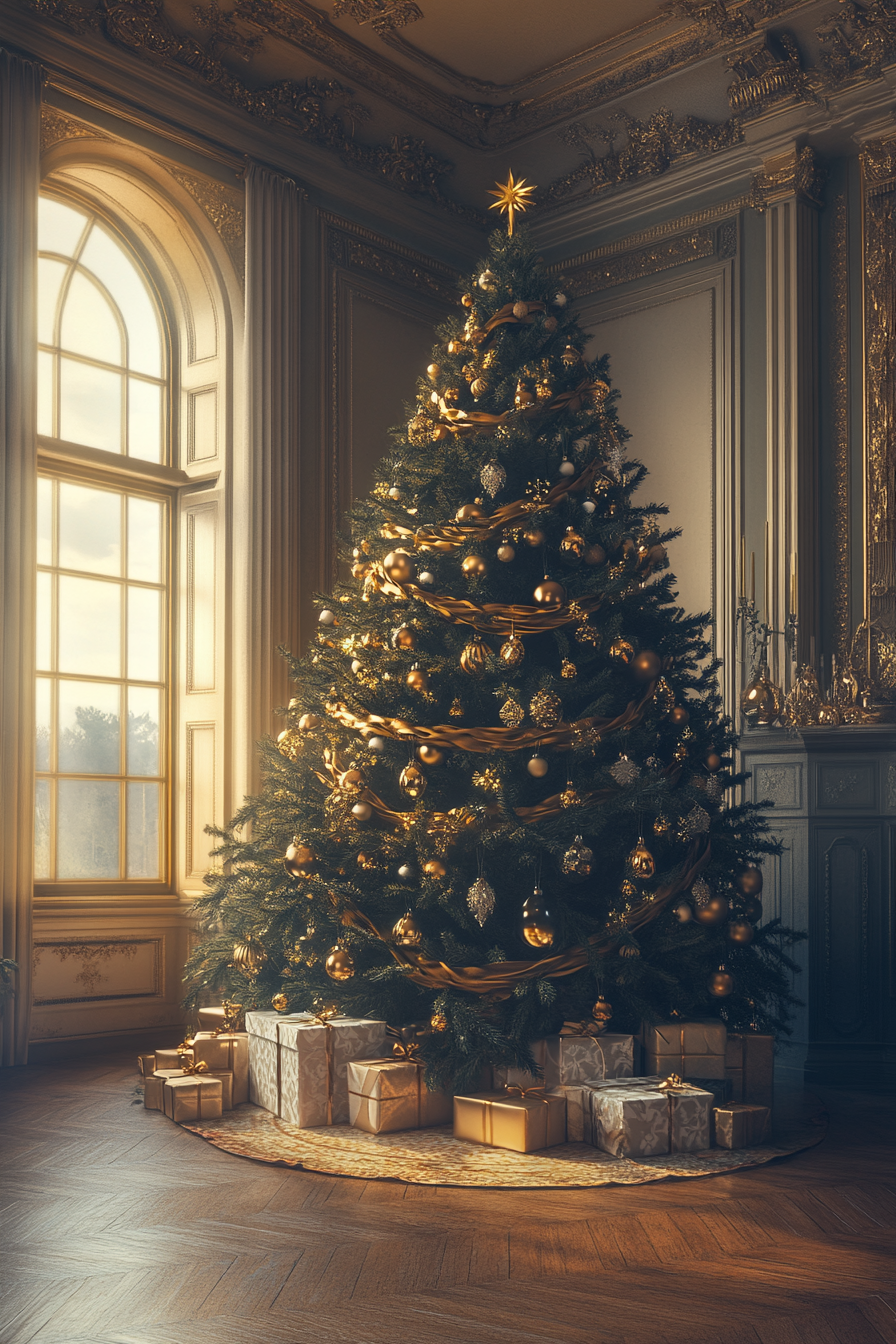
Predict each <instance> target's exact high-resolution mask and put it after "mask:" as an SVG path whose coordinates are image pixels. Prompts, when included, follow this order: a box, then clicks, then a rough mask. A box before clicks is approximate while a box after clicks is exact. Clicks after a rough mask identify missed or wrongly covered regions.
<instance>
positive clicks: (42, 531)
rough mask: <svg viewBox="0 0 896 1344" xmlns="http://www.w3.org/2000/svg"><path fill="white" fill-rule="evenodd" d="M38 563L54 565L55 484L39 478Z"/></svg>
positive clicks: (46, 478)
mask: <svg viewBox="0 0 896 1344" xmlns="http://www.w3.org/2000/svg"><path fill="white" fill-rule="evenodd" d="M37 563H38V564H39V565H52V563H53V482H52V481H51V480H50V479H49V478H48V477H46V476H39V477H38V478H37Z"/></svg>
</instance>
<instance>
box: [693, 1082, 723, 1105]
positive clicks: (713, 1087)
mask: <svg viewBox="0 0 896 1344" xmlns="http://www.w3.org/2000/svg"><path fill="white" fill-rule="evenodd" d="M684 1082H686V1083H690V1085H691V1087H702V1089H703V1091H704V1092H711V1093H712V1104H713V1106H724V1105H725V1103H726V1102H727V1101H731V1100H732V1096H733V1092H732V1083H731V1079H730V1078H685V1079H684Z"/></svg>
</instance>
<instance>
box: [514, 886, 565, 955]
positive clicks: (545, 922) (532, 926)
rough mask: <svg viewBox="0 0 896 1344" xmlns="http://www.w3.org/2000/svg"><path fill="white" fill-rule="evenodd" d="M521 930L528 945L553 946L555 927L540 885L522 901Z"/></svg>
mask: <svg viewBox="0 0 896 1344" xmlns="http://www.w3.org/2000/svg"><path fill="white" fill-rule="evenodd" d="M521 932H522V935H523V938H524V939H525V940H526V942H527V943H528V944H529V946H530V947H552V946H553V943H554V938H555V936H556V933H557V928H556V925H555V924H554V921H553V920H552V919H551V916H550V912H549V911H548V908H547V906H546V905H545V904H544V899H543V892H542V890H541V888H540V887H536V888H535V890H534V892H533V893H532V895H531V896H528V897H527V898H526V900H525V901H524V902H523V920H522V928H521Z"/></svg>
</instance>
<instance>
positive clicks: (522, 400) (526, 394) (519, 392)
mask: <svg viewBox="0 0 896 1344" xmlns="http://www.w3.org/2000/svg"><path fill="white" fill-rule="evenodd" d="M534 401H535V393H534V392H533V391H532V389H531V388H530V387H527V386H526V384H525V383H524V382H523V381H522V379H520V381H519V382H518V383H517V385H516V392H515V393H514V394H513V404H514V406H516V407H517V409H522V408H523V407H525V406H531V405H532V403H533V402H534Z"/></svg>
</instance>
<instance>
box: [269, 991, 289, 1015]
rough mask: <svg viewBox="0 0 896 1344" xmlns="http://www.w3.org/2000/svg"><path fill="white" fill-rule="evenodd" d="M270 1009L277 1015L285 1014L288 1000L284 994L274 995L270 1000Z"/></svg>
mask: <svg viewBox="0 0 896 1344" xmlns="http://www.w3.org/2000/svg"><path fill="white" fill-rule="evenodd" d="M271 1007H272V1008H273V1009H275V1010H276V1011H277V1012H278V1013H285V1012H286V1010H287V1008H288V1007H289V999H288V998H287V997H286V995H285V994H275V995H274V997H273V998H272V999H271Z"/></svg>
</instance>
